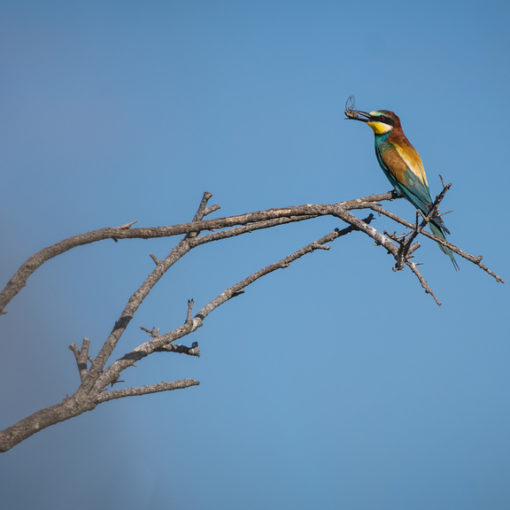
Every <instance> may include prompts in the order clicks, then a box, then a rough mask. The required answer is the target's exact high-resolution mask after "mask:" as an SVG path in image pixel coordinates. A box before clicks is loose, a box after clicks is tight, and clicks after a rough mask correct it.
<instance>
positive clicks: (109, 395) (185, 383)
mask: <svg viewBox="0 0 510 510" xmlns="http://www.w3.org/2000/svg"><path fill="white" fill-rule="evenodd" d="M199 384H200V381H197V380H195V379H181V380H180V381H171V382H160V383H157V384H150V385H149V386H139V387H137V388H124V389H123V390H115V391H108V392H105V393H101V394H100V395H98V396H97V397H96V403H97V404H101V403H103V402H108V401H109V400H114V399H116V398H124V397H135V396H139V395H148V394H150V393H159V392H161V391H172V390H182V389H184V388H189V387H190V386H198V385H199Z"/></svg>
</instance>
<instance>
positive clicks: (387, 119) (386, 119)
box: [377, 115, 395, 126]
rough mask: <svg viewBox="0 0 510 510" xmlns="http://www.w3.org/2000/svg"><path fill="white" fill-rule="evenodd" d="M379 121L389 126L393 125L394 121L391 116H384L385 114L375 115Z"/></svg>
mask: <svg viewBox="0 0 510 510" xmlns="http://www.w3.org/2000/svg"><path fill="white" fill-rule="evenodd" d="M377 120H378V121H379V122H384V123H385V124H389V125H390V126H394V125H395V121H394V120H393V119H392V118H391V117H386V116H385V115H380V116H379V117H377Z"/></svg>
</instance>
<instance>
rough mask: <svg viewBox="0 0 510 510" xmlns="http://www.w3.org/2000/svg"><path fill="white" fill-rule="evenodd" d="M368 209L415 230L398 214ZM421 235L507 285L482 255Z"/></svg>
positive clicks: (424, 233)
mask: <svg viewBox="0 0 510 510" xmlns="http://www.w3.org/2000/svg"><path fill="white" fill-rule="evenodd" d="M368 208H369V209H372V211H374V212H377V213H379V214H382V215H384V216H387V217H388V218H391V219H392V220H393V221H396V222H397V223H400V224H401V225H404V226H405V227H407V228H410V229H414V227H415V226H414V225H413V224H412V223H409V222H408V221H406V220H404V219H402V218H400V216H397V215H396V214H393V213H392V212H390V211H387V210H386V209H383V208H382V207H381V206H379V205H374V204H368ZM420 234H421V235H423V236H425V237H428V238H429V239H432V240H433V241H435V242H436V243H439V244H442V245H443V246H446V247H447V248H450V250H452V251H453V252H454V253H456V254H457V255H460V256H461V257H463V258H465V259H466V260H469V262H472V263H473V264H475V265H477V266H478V267H479V268H480V269H482V270H483V271H485V272H486V273H488V274H490V275H491V276H492V277H493V278H494V279H495V280H496V281H498V282H499V283H505V280H503V278H501V277H500V276H498V275H497V274H496V273H495V272H494V271H492V270H491V269H489V268H488V267H487V266H486V265H484V264H482V258H483V257H482V256H481V255H479V256H478V257H475V256H474V255H471V254H469V253H467V252H466V251H464V250H461V249H460V248H459V247H457V246H455V245H454V244H452V243H450V242H448V241H446V240H445V239H441V238H440V237H436V236H435V235H433V234H431V233H430V232H427V231H426V230H422V231H421V232H420Z"/></svg>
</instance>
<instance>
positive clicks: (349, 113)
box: [345, 109, 372, 122]
mask: <svg viewBox="0 0 510 510" xmlns="http://www.w3.org/2000/svg"><path fill="white" fill-rule="evenodd" d="M345 116H346V117H347V118H348V119H352V120H360V121H361V122H368V121H369V120H370V119H371V118H372V116H371V115H370V114H369V113H367V112H362V111H361V110H350V109H347V110H345Z"/></svg>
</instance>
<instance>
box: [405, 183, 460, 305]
mask: <svg viewBox="0 0 510 510" xmlns="http://www.w3.org/2000/svg"><path fill="white" fill-rule="evenodd" d="M441 182H443V178H442V177H441ZM451 186H452V183H451V182H450V183H449V184H444V182H443V189H442V191H441V193H439V195H437V197H436V199H435V200H434V203H433V204H432V207H431V208H430V210H429V212H428V214H427V215H423V214H422V217H423V220H422V222H421V224H420V225H418V214H421V211H419V210H417V213H416V225H415V228H414V229H413V232H412V233H411V235H410V236H409V239H408V240H407V241H405V242H401V244H400V249H399V251H398V257H397V261H396V263H395V268H396V269H397V270H398V271H399V270H401V269H403V267H404V262H405V261H406V259H407V257H408V255H409V250H410V248H411V245H412V243H413V241H414V240H415V239H416V237H417V236H418V234H421V232H422V231H423V229H424V228H425V226H426V225H427V223H428V222H429V221H431V220H432V219H434V218H435V217H436V216H437V210H438V207H439V204H440V203H441V201H442V200H443V198H444V196H445V195H446V192H447V191H448V190H449V189H450V188H451ZM443 229H444V230H445V232H447V233H449V231H448V229H447V228H446V227H445V226H444V225H443ZM420 283H421V281H420ZM422 285H423V284H422ZM436 301H437V300H436Z"/></svg>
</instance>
